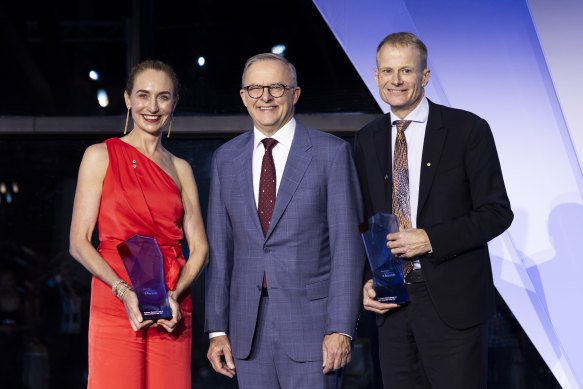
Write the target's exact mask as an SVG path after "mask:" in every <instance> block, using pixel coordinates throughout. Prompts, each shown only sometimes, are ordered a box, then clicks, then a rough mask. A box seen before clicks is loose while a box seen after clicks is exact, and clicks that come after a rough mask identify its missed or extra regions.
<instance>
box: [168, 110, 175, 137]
mask: <svg viewBox="0 0 583 389" xmlns="http://www.w3.org/2000/svg"><path fill="white" fill-rule="evenodd" d="M172 119H174V112H172V114H171V115H170V125H169V126H168V135H166V139H168V138H170V131H172Z"/></svg>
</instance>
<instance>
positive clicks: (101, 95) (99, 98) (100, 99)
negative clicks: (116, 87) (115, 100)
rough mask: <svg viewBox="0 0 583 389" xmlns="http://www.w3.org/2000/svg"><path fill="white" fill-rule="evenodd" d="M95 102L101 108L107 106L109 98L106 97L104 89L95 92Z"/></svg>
mask: <svg viewBox="0 0 583 389" xmlns="http://www.w3.org/2000/svg"><path fill="white" fill-rule="evenodd" d="M97 101H98V102H99V105H101V106H102V107H103V108H105V107H107V106H108V105H109V97H108V96H107V92H106V91H105V89H100V90H98V91H97Z"/></svg>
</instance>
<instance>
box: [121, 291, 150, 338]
mask: <svg viewBox="0 0 583 389" xmlns="http://www.w3.org/2000/svg"><path fill="white" fill-rule="evenodd" d="M122 301H123V303H124V305H125V308H126V313H127V315H128V319H129V321H130V324H131V325H132V329H133V330H134V331H139V330H141V329H142V328H146V327H149V326H151V325H152V324H153V323H154V322H153V321H152V320H144V318H143V317H142V313H141V312H140V308H139V306H138V296H136V293H135V292H134V291H133V290H128V291H127V292H126V293H125V294H124V296H123V298H122Z"/></svg>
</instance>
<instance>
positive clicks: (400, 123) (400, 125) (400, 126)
mask: <svg viewBox="0 0 583 389" xmlns="http://www.w3.org/2000/svg"><path fill="white" fill-rule="evenodd" d="M394 123H395V126H397V131H398V132H404V131H405V130H406V129H407V127H409V124H411V120H395V122H394Z"/></svg>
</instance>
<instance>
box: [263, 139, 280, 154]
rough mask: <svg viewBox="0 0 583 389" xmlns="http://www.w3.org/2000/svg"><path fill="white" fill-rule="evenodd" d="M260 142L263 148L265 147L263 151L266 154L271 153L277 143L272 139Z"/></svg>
mask: <svg viewBox="0 0 583 389" xmlns="http://www.w3.org/2000/svg"><path fill="white" fill-rule="evenodd" d="M261 142H262V143H263V146H265V151H267V152H269V151H271V149H272V148H273V146H275V144H276V143H277V141H276V140H275V139H273V138H263V139H262V140H261Z"/></svg>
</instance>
